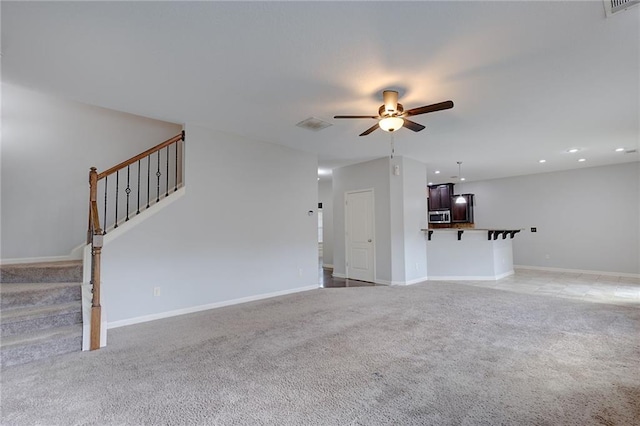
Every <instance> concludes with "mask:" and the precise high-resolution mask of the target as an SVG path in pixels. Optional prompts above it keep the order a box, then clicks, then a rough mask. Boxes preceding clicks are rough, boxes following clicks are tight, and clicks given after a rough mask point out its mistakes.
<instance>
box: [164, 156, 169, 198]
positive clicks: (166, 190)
mask: <svg viewBox="0 0 640 426" xmlns="http://www.w3.org/2000/svg"><path fill="white" fill-rule="evenodd" d="M168 195H169V147H168V146H167V183H166V185H165V194H164V196H165V197H166V196H168Z"/></svg>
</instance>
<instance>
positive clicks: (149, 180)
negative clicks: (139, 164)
mask: <svg viewBox="0 0 640 426" xmlns="http://www.w3.org/2000/svg"><path fill="white" fill-rule="evenodd" d="M149 194H151V154H149V156H148V157H147V208H149Z"/></svg>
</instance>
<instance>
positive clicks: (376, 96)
mask: <svg viewBox="0 0 640 426" xmlns="http://www.w3.org/2000/svg"><path fill="white" fill-rule="evenodd" d="M1 7H2V10H1V12H2V79H3V81H6V82H8V83H10V84H17V85H21V86H25V87H29V88H34V89H37V90H40V91H43V92H48V93H53V94H57V95H61V96H64V97H66V98H70V99H75V100H78V101H81V102H85V103H88V104H93V105H98V106H103V107H107V108H113V109H116V110H121V111H127V112H131V113H134V114H139V115H143V116H148V117H153V118H159V119H163V120H167V121H173V122H178V123H185V122H187V123H198V124H201V125H206V126H208V127H211V128H213V129H216V130H221V131H224V132H228V133H235V134H239V135H242V136H244V137H247V138H250V139H254V140H260V141H266V142H272V143H277V144H282V145H286V146H290V147H292V148H296V149H300V150H304V151H308V152H313V153H317V154H318V158H319V165H320V166H322V167H329V168H332V167H336V166H340V165H345V164H351V163H355V162H359V161H364V160H368V159H373V158H378V157H382V156H386V155H388V154H389V151H390V134H388V133H385V132H383V131H381V130H378V131H375V132H374V133H372V134H371V135H369V136H366V137H358V134H360V133H361V132H362V131H364V130H365V129H367V128H368V127H370V126H371V125H373V124H374V123H375V121H373V120H334V119H333V118H332V117H333V116H334V115H337V114H356V115H361V114H364V115H369V114H371V115H374V114H376V113H377V109H378V107H379V105H380V104H381V103H382V96H381V91H382V90H383V89H386V88H397V89H399V91H400V94H401V98H400V102H401V103H403V104H404V106H405V108H406V109H408V108H414V107H417V106H422V105H427V104H431V103H436V102H441V101H444V100H448V99H451V100H453V101H454V103H455V107H454V108H453V109H451V110H447V111H440V112H436V113H431V114H426V115H421V116H417V117H415V121H416V122H419V123H421V124H423V125H426V126H427V128H426V129H425V130H424V131H422V132H420V133H414V132H411V131H409V130H407V129H401V130H400V131H398V132H397V133H396V134H395V143H396V154H399V155H406V156H409V157H412V158H416V159H418V160H421V161H423V162H425V163H427V164H428V168H429V171H430V173H432V172H434V171H435V170H442V173H441V174H440V175H438V176H435V175H430V180H433V181H434V182H442V181H449V180H451V179H450V176H453V175H457V165H456V161H463V174H464V175H465V176H466V177H467V179H468V180H480V179H489V178H497V177H504V176H513V175H521V174H530V173H539V172H544V171H554V170H564V169H571V168H578V167H589V166H596V165H604V164H612V163H620V162H629V161H638V160H639V158H640V157H639V156H638V154H637V153H635V154H626V153H617V152H614V149H615V148H618V147H624V148H626V149H627V150H629V149H638V145H639V133H640V131H639V115H640V109H639V99H640V48H639V46H640V7H634V8H632V9H629V10H628V11H625V12H622V13H619V14H616V15H614V16H612V17H611V18H606V17H605V13H604V8H603V4H602V2H601V1H599V0H596V1H588V2H573V1H572V2H402V3H400V2H375V3H371V2H342V3H336V2H313V3H309V2H277V3H274V2H224V3H222V2H197V3H196V2H194V3H191V2H189V3H187V2H108V3H102V2H100V3H96V2H79V3H68V2H64V3H59V2H51V3H49V2H46V3H32V2H18V3H12V2H6V1H3V2H2V6H1ZM308 117H317V118H320V119H322V120H325V121H327V122H329V123H332V124H333V126H331V127H329V128H327V129H324V130H322V131H319V132H312V131H309V130H306V129H301V128H299V127H296V126H295V124H296V123H298V122H299V121H302V120H304V119H306V118H308ZM573 147H575V148H579V149H580V151H579V152H578V153H576V154H568V153H566V150H567V149H569V148H573ZM578 158H586V161H585V162H583V163H578V162H577V159H578ZM540 159H545V160H547V162H546V163H544V164H540V163H538V160H540Z"/></svg>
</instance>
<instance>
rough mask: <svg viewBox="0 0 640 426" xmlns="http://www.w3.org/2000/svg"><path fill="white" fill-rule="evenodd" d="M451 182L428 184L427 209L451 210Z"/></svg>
mask: <svg viewBox="0 0 640 426" xmlns="http://www.w3.org/2000/svg"><path fill="white" fill-rule="evenodd" d="M452 195H453V184H452V183H443V184H440V185H430V186H429V211H433V210H451V196H452Z"/></svg>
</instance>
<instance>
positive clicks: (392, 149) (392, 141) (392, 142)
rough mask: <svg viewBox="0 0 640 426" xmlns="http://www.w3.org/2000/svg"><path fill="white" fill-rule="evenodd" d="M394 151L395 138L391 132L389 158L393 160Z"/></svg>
mask: <svg viewBox="0 0 640 426" xmlns="http://www.w3.org/2000/svg"><path fill="white" fill-rule="evenodd" d="M395 153H396V144H395V138H394V137H393V133H391V159H392V160H393V154H395Z"/></svg>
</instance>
